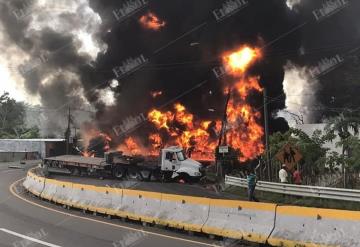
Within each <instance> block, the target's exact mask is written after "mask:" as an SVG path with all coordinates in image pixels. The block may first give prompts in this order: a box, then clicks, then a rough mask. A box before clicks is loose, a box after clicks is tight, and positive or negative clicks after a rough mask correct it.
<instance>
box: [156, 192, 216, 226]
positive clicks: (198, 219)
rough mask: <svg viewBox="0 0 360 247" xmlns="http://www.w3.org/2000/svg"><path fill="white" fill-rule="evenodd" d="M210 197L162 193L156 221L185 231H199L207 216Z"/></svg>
mask: <svg viewBox="0 0 360 247" xmlns="http://www.w3.org/2000/svg"><path fill="white" fill-rule="evenodd" d="M209 207H210V199H208V198H201V197H192V196H181V195H171V194H162V200H161V207H160V210H159V212H160V214H159V219H158V220H157V223H158V224H160V225H166V226H169V227H174V228H179V229H184V230H186V231H194V232H201V231H202V227H203V225H204V224H205V222H206V220H207V219H208V216H209Z"/></svg>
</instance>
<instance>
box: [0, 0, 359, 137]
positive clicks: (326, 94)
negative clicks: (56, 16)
mask: <svg viewBox="0 0 360 247" xmlns="http://www.w3.org/2000/svg"><path fill="white" fill-rule="evenodd" d="M89 1H90V6H91V8H92V9H93V10H94V11H95V12H96V13H98V14H99V15H100V17H101V20H102V24H101V26H100V29H99V30H97V31H96V33H95V34H94V35H93V38H94V39H96V40H98V41H100V42H103V43H105V44H106V45H107V50H106V52H104V53H99V54H98V56H97V59H96V61H91V58H90V57H89V56H88V55H86V54H79V53H78V49H79V44H78V42H76V39H75V38H74V36H73V34H71V33H66V32H60V31H59V30H56V29H43V30H41V32H39V31H36V32H35V31H34V32H30V33H29V30H28V26H27V22H26V21H19V20H17V19H16V18H15V16H14V15H13V13H12V10H13V9H14V6H15V5H16V4H22V3H23V2H22V1H19V0H16V1H12V4H8V3H7V4H0V6H1V10H0V11H1V15H0V20H1V22H2V24H3V25H4V28H5V30H6V32H7V35H8V36H9V39H10V40H11V42H14V43H16V44H17V45H18V46H19V47H21V49H23V50H24V51H26V52H27V53H28V54H30V55H31V56H32V58H36V57H38V56H40V55H42V54H45V56H48V62H47V63H46V65H44V66H41V68H40V69H38V70H36V71H34V72H33V73H30V74H28V75H26V76H25V79H26V87H27V89H28V91H29V92H31V93H33V94H40V96H41V101H42V103H43V104H44V105H45V106H51V107H58V106H62V105H63V104H64V103H65V102H75V103H74V104H75V105H77V106H79V105H81V104H83V98H82V97H81V96H80V95H81V94H84V96H85V98H86V99H87V100H88V101H89V102H90V103H91V104H92V105H93V106H95V107H96V109H97V115H96V121H97V124H98V125H99V127H100V128H101V129H102V130H104V131H106V132H108V133H113V132H112V129H113V127H114V126H115V125H118V124H121V123H122V120H124V119H125V118H127V117H129V116H130V115H132V116H134V115H138V114H141V113H143V114H146V112H148V110H149V109H150V108H152V107H159V106H164V105H168V106H169V107H170V105H171V104H169V103H170V102H172V100H173V99H177V101H180V102H181V103H183V104H184V105H185V106H186V107H187V108H188V109H189V110H190V111H191V112H192V113H194V114H195V115H197V116H199V117H201V118H210V119H211V118H219V117H221V115H222V109H223V105H224V101H225V99H224V96H223V93H222V86H221V85H222V83H221V81H219V80H217V79H216V78H215V76H214V74H213V73H212V68H214V67H216V66H219V65H220V62H221V61H220V56H221V54H222V53H223V52H224V51H228V50H232V49H234V48H237V47H238V46H239V45H241V44H244V43H248V44H254V45H259V46H264V48H263V50H264V54H265V57H264V59H263V60H262V61H261V63H260V64H258V65H257V66H255V68H254V69H253V71H252V73H254V74H258V75H260V76H261V83H262V85H263V86H265V87H266V88H267V90H268V96H269V100H270V101H271V103H270V104H269V105H268V106H269V110H270V112H271V113H272V114H275V113H276V112H277V111H278V110H279V109H283V108H284V106H285V104H284V101H285V96H284V95H283V85H282V82H283V79H284V65H285V64H286V63H287V61H289V60H290V61H292V62H293V63H295V64H298V65H301V66H309V65H314V64H316V62H317V61H318V60H319V59H321V58H323V57H326V56H331V55H335V54H337V53H340V54H341V53H343V52H346V51H347V50H348V49H351V48H353V45H356V44H357V43H359V42H358V41H359V36H360V34H359V33H360V31H359V20H358V18H356V16H357V14H358V10H359V4H360V3H358V1H356V0H353V1H349V2H350V6H349V7H346V8H344V9H342V10H341V11H339V13H336V14H335V15H333V16H331V17H329V18H327V19H325V20H324V21H322V22H317V21H316V20H315V18H314V16H313V13H312V11H313V10H315V9H317V8H319V7H321V4H322V1H311V0H303V1H301V3H300V4H298V5H296V6H294V8H293V9H290V8H289V7H288V6H287V4H286V1H285V0H248V1H247V2H248V4H247V6H246V7H244V8H243V9H241V10H240V11H238V12H237V13H236V14H234V15H233V16H230V17H228V18H226V19H225V20H223V21H221V22H216V20H215V17H214V15H213V13H212V12H213V10H215V9H218V8H220V7H221V5H222V4H223V3H224V2H225V1H224V2H223V1H218V0H196V1H193V0H171V1H168V0H149V4H148V5H147V6H146V7H145V8H144V9H143V10H141V11H139V12H138V13H136V14H135V15H132V16H131V17H129V18H127V19H126V20H125V21H123V22H118V21H117V20H116V18H115V16H114V14H113V11H116V10H118V9H119V8H120V7H121V6H122V5H123V3H124V2H126V1H112V0H111V1H110V0H107V1H102V0H89ZM83 2H85V1H83ZM243 2H246V1H243ZM315 2H316V3H315ZM324 2H326V1H324ZM18 8H21V6H20V7H18ZM77 11H78V12H77V13H78V15H79V16H80V17H81V18H82V16H81V15H85V12H84V7H83V5H80V6H79V8H78V10H77ZM149 11H151V12H153V13H155V14H156V15H157V16H158V17H159V18H160V19H162V20H164V21H165V22H166V26H165V27H164V28H162V29H161V30H159V31H151V30H145V29H143V28H142V27H141V25H139V22H138V19H139V17H140V16H141V15H143V14H145V13H147V12H149ZM79 16H76V15H75V14H73V13H71V14H70V13H69V14H63V15H62V16H61V18H62V19H63V20H64V25H70V24H69V23H73V25H74V26H75V25H77V22H78V18H79ZM27 18H31V15H30V16H29V17H27ZM82 19H84V18H82ZM25 20H26V19H25ZM305 23H306V24H305ZM303 24H304V25H303ZM87 28H89V29H91V27H87ZM59 49H60V50H59ZM54 54H55V55H54ZM58 54H60V55H58ZM139 55H143V56H144V57H146V58H147V59H149V62H148V63H147V64H146V65H145V66H144V67H142V68H141V69H140V70H138V71H136V72H134V73H133V74H131V75H128V76H126V77H124V78H121V79H119V85H118V86H117V87H113V88H112V90H113V91H114V93H115V97H116V104H115V105H114V106H111V107H109V106H105V104H103V103H102V102H101V101H99V97H100V96H99V93H98V91H97V90H95V89H98V90H99V89H106V88H107V89H109V85H110V82H111V80H112V79H114V78H115V74H114V73H113V71H112V69H113V68H114V67H116V66H119V65H121V64H122V63H123V61H125V60H126V59H128V58H129V57H137V56H139ZM349 61H351V60H349ZM346 66H347V65H346V64H344V65H343V67H344V68H346ZM340 70H341V68H339V69H338V70H335V71H334V72H332V74H328V75H325V76H323V77H321V78H320V81H321V85H322V88H321V89H320V91H319V92H317V93H318V94H319V100H320V103H321V104H322V105H324V106H329V104H339V105H341V104H342V103H341V102H342V101H341V100H340V99H341V97H344V96H343V95H341V94H342V92H344V91H343V90H340V89H343V86H342V84H341V81H340V80H341V78H342V76H343V75H341V72H339V71H340ZM59 71H60V72H59ZM56 72H57V73H56ZM334 73H335V74H336V75H338V76H334ZM49 75H53V76H52V77H51V80H50V81H49V83H47V84H43V83H39V82H40V81H42V80H43V79H44V77H48V76H49ZM73 75H76V77H75V78H74V76H73ZM338 77H339V78H338ZM335 80H337V81H335ZM65 81H66V83H65ZM204 81H205V83H202V82H204ZM200 83H202V84H201V86H199V87H196V85H199V84H200ZM194 87H195V89H194V90H192V91H191V92H188V93H187V94H185V95H182V94H183V93H184V92H187V91H188V90H189V89H191V88H194ZM81 89H83V91H82V90H81ZM157 90H161V91H163V95H162V96H160V97H158V98H156V99H153V98H152V97H151V96H150V91H157ZM349 93H350V92H349ZM179 95H182V97H180V98H177V97H178V96H179ZM334 99H336V100H334ZM252 103H253V104H254V106H255V107H258V108H259V109H260V110H262V97H261V96H259V95H254V98H253V102H252ZM209 108H212V109H215V110H216V111H215V112H209V111H208V109H209ZM323 114H325V116H326V114H327V113H326V112H323V111H320V112H319V114H318V116H319V119H320V118H321V117H323ZM287 127H288V126H287V124H286V122H285V121H284V120H283V119H275V118H272V119H271V121H270V128H271V131H277V130H284V129H286V128H287ZM144 128H145V129H146V127H144ZM144 128H140V129H139V130H138V131H140V132H141V131H142V130H143V129H144Z"/></svg>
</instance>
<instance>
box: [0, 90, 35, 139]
mask: <svg viewBox="0 0 360 247" xmlns="http://www.w3.org/2000/svg"><path fill="white" fill-rule="evenodd" d="M25 116H26V110H25V105H24V103H22V102H17V101H16V100H14V99H12V98H10V96H9V93H4V94H2V95H1V96H0V138H8V139H11V138H38V137H39V129H38V128H37V127H31V128H27V126H26V125H25Z"/></svg>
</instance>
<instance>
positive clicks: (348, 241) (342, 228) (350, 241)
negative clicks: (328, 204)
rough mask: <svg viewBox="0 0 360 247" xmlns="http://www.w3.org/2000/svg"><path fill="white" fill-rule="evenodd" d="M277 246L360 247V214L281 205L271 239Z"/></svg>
mask: <svg viewBox="0 0 360 247" xmlns="http://www.w3.org/2000/svg"><path fill="white" fill-rule="evenodd" d="M269 243H270V244H272V245H274V246H290V247H297V246H303V247H316V246H318V247H325V246H332V247H333V246H339V247H340V246H341V247H355V246H360V212H355V211H346V210H333V209H320V208H306V207H295V206H279V207H278V208H277V211H276V221H275V228H274V231H273V232H272V234H271V237H270V238H269Z"/></svg>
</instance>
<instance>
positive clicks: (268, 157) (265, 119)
mask: <svg viewBox="0 0 360 247" xmlns="http://www.w3.org/2000/svg"><path fill="white" fill-rule="evenodd" d="M263 95H264V123H265V147H266V151H265V152H266V153H265V155H266V159H265V160H266V167H267V170H268V179H269V181H271V164H270V162H271V161H270V148H269V116H268V115H269V114H268V101H267V92H266V88H264V91H263Z"/></svg>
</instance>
